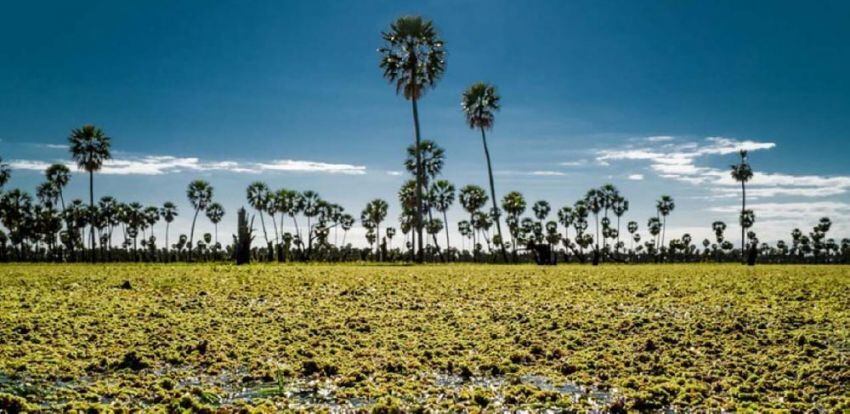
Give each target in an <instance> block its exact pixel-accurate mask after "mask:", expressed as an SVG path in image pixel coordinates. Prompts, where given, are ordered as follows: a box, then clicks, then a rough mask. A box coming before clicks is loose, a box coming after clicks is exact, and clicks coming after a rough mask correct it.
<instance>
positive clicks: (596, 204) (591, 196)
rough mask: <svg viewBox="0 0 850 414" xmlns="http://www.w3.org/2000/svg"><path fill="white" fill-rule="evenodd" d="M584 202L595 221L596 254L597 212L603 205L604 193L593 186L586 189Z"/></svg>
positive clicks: (597, 245)
mask: <svg viewBox="0 0 850 414" xmlns="http://www.w3.org/2000/svg"><path fill="white" fill-rule="evenodd" d="M584 202H585V205H586V206H587V209H588V210H589V211H590V212H591V213H593V218H594V220H595V221H596V247H595V249H596V254H599V212H600V211H602V209H603V208H604V207H605V193H603V192H602V191H600V190H597V189H595V188H592V189H590V190H588V192H587V194H585V195H584Z"/></svg>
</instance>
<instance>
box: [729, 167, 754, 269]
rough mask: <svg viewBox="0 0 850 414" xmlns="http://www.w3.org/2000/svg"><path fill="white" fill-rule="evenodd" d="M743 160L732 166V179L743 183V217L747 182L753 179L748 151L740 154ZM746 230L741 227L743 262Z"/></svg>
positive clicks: (745, 205)
mask: <svg viewBox="0 0 850 414" xmlns="http://www.w3.org/2000/svg"><path fill="white" fill-rule="evenodd" d="M738 155H740V157H741V160H740V162H738V164H734V165H732V166H731V168H732V171H731V174H732V178H733V179H735V181H737V182H739V183H741V216H742V217H743V216H744V214H745V212H746V211H747V181H750V180H751V179H752V178H753V169H752V167H750V164H749V162H748V161H747V151H746V150H741V151H739V152H738ZM746 231H747V230H746V228H745V227H744V226H741V261H744V257H745V256H744V250H745V249H744V243H745V241H746V238H745V233H746Z"/></svg>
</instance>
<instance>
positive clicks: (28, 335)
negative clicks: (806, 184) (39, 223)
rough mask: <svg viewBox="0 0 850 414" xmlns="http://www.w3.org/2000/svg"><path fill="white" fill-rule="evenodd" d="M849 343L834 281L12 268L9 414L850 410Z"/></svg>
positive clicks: (816, 270)
mask: <svg viewBox="0 0 850 414" xmlns="http://www.w3.org/2000/svg"><path fill="white" fill-rule="evenodd" d="M125 281H129V282H130V283H129V286H123V287H122V284H124V282H125ZM848 330H850V268H848V267H837V266H835V267H826V266H821V267H815V266H809V267H805V266H759V267H756V268H755V269H753V268H746V267H743V266H737V265H681V266H676V265H668V266H624V267H616V266H601V267H590V266H583V267H579V266H559V267H554V268H549V267H545V268H542V267H531V266H471V265H457V266H419V267H405V266H348V265H346V266H278V265H254V266H244V267H233V266H227V265H197V266H192V265H100V266H90V265H4V266H0V404H2V405H0V411H3V410H4V409H6V410H7V411H13V412H14V411H15V410H16V408H15V407H21V408H19V409H18V410H37V409H39V407H40V408H41V409H44V410H49V411H53V410H59V409H66V410H77V409H80V410H90V411H92V412H97V411H108V410H116V409H134V408H142V409H145V410H156V411H171V412H180V411H185V412H215V411H217V410H220V409H221V408H222V407H225V408H227V407H229V408H232V409H234V410H242V409H245V411H257V412H274V411H279V410H285V409H294V410H298V409H305V410H343V411H346V410H349V411H351V410H363V411H375V412H398V411H412V410H416V409H421V408H424V409H436V410H451V411H454V410H466V411H478V410H484V411H493V410H502V409H505V408H521V407H524V408H529V409H538V408H543V407H554V408H565V409H568V410H569V409H574V410H578V411H584V410H586V409H589V408H593V407H594V406H595V407H597V408H602V409H609V410H650V409H664V408H672V409H682V408H689V409H691V410H694V409H696V410H698V411H702V410H710V411H719V410H736V409H737V410H744V411H765V410H768V409H772V408H780V409H791V410H797V411H808V410H812V409H822V410H825V411H838V412H840V411H842V410H848V409H850V395H849V394H850V391H848V389H850V388H848V384H850V332H848ZM10 407H11V408H10Z"/></svg>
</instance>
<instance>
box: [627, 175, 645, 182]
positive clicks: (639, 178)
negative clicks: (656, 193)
mask: <svg viewBox="0 0 850 414" xmlns="http://www.w3.org/2000/svg"><path fill="white" fill-rule="evenodd" d="M628 178H629V179H630V180H633V181H640V180H643V174H629V177H628Z"/></svg>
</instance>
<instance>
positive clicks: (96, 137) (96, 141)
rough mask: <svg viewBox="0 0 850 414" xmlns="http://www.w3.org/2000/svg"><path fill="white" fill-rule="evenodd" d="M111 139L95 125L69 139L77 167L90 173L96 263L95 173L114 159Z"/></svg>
mask: <svg viewBox="0 0 850 414" xmlns="http://www.w3.org/2000/svg"><path fill="white" fill-rule="evenodd" d="M110 141H111V138H109V137H108V136H106V134H105V133H104V132H103V130H101V129H100V128H98V127H96V126H94V125H83V127H82V128H77V129H74V130H72V131H71V135H70V136H69V137H68V142H69V144H70V147H69V149H70V151H71V157H72V158H73V159H74V161H75V162H76V163H77V167H78V168H80V169H81V170H85V171H86V172H88V173H89V206H90V207H91V208H92V210H91V213H90V214H92V215H91V216H90V219H89V223H90V224H91V249H92V256H91V259H92V261H94V222H95V220H94V215H93V214H94V172H95V171H98V170H100V168H101V167H102V166H103V163H104V162H105V161H106V160H108V159H110V158H112V155H111V154H110V151H109V147H110Z"/></svg>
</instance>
